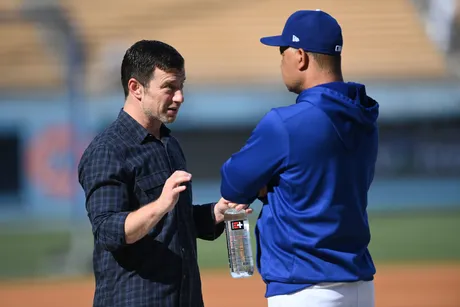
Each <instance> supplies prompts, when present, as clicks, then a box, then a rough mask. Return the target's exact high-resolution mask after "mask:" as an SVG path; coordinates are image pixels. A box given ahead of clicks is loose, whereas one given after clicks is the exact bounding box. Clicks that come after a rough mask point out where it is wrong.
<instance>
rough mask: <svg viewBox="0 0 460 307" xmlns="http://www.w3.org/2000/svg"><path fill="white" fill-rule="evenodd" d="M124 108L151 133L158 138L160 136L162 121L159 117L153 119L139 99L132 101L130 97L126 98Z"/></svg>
mask: <svg viewBox="0 0 460 307" xmlns="http://www.w3.org/2000/svg"><path fill="white" fill-rule="evenodd" d="M123 110H124V111H125V112H126V113H128V114H129V116H131V117H132V118H134V120H135V121H137V122H138V123H139V124H140V125H141V126H142V127H144V128H145V129H146V130H147V131H148V132H149V133H150V134H152V135H153V136H154V137H156V138H157V139H159V138H160V128H161V122H160V121H159V120H157V119H155V120H152V119H151V118H149V117H148V116H147V115H145V113H144V112H142V109H141V107H140V106H139V103H138V102H137V101H132V100H131V99H130V98H129V97H128V98H126V101H125V105H124V106H123Z"/></svg>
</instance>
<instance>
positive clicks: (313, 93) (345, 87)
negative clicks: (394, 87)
mask: <svg viewBox="0 0 460 307" xmlns="http://www.w3.org/2000/svg"><path fill="white" fill-rule="evenodd" d="M304 101H305V102H308V103H310V104H312V105H315V106H316V107H318V108H320V109H321V110H322V111H323V112H324V113H325V114H326V115H327V116H328V117H329V118H330V119H331V122H332V124H333V125H334V128H335V130H336V132H337V134H338V136H339V137H340V139H341V140H342V142H343V143H344V144H345V146H346V147H347V148H351V147H354V146H356V145H357V144H356V142H357V140H359V139H361V138H360V137H359V136H360V135H361V134H362V133H369V132H373V131H374V129H377V125H376V121H377V118H378V115H379V104H378V103H377V101H375V100H374V99H372V98H370V97H369V96H367V93H366V87H365V86H364V85H363V84H359V83H353V82H348V83H346V82H332V83H327V84H322V85H318V86H316V87H313V88H310V89H306V90H304V91H302V92H301V93H300V94H299V96H298V97H297V103H299V102H304Z"/></svg>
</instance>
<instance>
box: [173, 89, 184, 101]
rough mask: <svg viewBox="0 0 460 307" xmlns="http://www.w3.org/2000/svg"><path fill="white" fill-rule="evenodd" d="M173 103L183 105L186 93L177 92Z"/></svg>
mask: <svg viewBox="0 0 460 307" xmlns="http://www.w3.org/2000/svg"><path fill="white" fill-rule="evenodd" d="M173 101H174V102H175V103H183V102H184V92H183V91H182V90H177V91H176V92H175V93H174V97H173Z"/></svg>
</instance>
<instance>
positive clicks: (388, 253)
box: [198, 212, 460, 268]
mask: <svg viewBox="0 0 460 307" xmlns="http://www.w3.org/2000/svg"><path fill="white" fill-rule="evenodd" d="M254 223H255V221H253V220H252V221H251V226H253V225H254ZM369 223H370V225H371V233H372V239H371V244H370V246H369V249H370V252H371V254H372V257H373V259H374V261H376V262H408V261H410V262H413V261H460V239H459V238H458V236H459V235H460V212H453V213H452V214H443V213H441V214H439V213H437V214H436V213H433V214H413V215H410V214H406V213H401V214H398V215H373V216H371V217H370V221H369ZM251 234H252V233H251ZM252 244H253V253H254V256H255V239H254V238H253V237H252ZM198 256H199V262H200V265H201V267H203V268H224V267H226V266H228V261H227V250H226V243H225V234H223V235H222V236H221V237H220V238H219V239H218V240H217V241H214V242H205V241H200V242H199V245H198Z"/></svg>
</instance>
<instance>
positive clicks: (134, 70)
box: [121, 40, 184, 98]
mask: <svg viewBox="0 0 460 307" xmlns="http://www.w3.org/2000/svg"><path fill="white" fill-rule="evenodd" d="M155 68H159V69H161V70H164V71H166V72H169V71H171V70H183V69H184V58H183V57H182V55H181V54H180V53H179V52H178V51H177V50H176V49H175V48H174V47H172V46H170V45H168V44H166V43H163V42H160V41H156V40H141V41H138V42H136V43H135V44H134V45H132V46H131V47H130V48H129V49H128V50H127V51H126V53H125V56H124V57H123V61H122V64H121V84H122V86H123V91H124V94H125V98H126V97H127V96H128V93H129V90H128V81H129V79H131V78H134V79H136V80H137V81H139V83H140V84H142V85H143V86H145V87H147V86H148V83H149V81H150V80H151V78H152V77H153V74H154V70H155Z"/></svg>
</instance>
